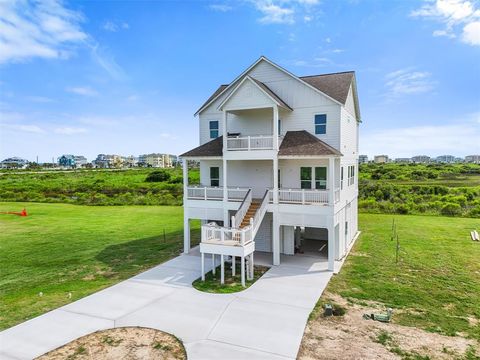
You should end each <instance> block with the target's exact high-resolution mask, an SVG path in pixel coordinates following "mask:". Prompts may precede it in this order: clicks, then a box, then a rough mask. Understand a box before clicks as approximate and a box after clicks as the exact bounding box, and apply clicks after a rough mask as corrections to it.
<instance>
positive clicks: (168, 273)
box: [130, 265, 201, 287]
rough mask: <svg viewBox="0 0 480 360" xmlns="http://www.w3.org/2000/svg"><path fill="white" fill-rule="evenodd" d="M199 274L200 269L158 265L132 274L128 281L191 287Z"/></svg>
mask: <svg viewBox="0 0 480 360" xmlns="http://www.w3.org/2000/svg"><path fill="white" fill-rule="evenodd" d="M199 268H200V265H199ZM200 275H201V274H200V269H197V270H186V269H182V268H177V267H169V266H163V265H159V266H156V267H154V268H153V269H150V270H148V271H145V272H143V273H141V274H139V275H137V276H134V277H133V278H131V279H130V281H138V282H141V283H145V284H150V285H162V286H165V285H168V286H173V287H192V282H193V281H195V280H196V279H198V278H199V277H200Z"/></svg>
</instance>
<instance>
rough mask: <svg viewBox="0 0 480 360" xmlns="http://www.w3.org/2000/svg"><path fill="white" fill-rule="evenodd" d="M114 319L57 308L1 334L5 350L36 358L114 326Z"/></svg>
mask: <svg viewBox="0 0 480 360" xmlns="http://www.w3.org/2000/svg"><path fill="white" fill-rule="evenodd" d="M113 325H114V324H113V321H111V320H105V319H99V318H94V317H91V316H86V315H81V314H74V313H71V312H67V311H63V310H54V311H51V312H49V313H46V314H44V315H42V316H39V317H36V318H34V319H32V320H29V321H26V322H24V323H22V324H20V325H17V326H14V327H13V328H10V329H7V330H5V331H2V332H1V333H0V344H1V351H2V353H4V354H5V355H6V356H9V357H13V358H16V359H33V358H35V357H37V356H40V355H42V354H44V353H46V352H48V351H50V350H53V349H56V348H57V347H59V346H62V345H64V344H66V343H68V342H70V341H72V340H74V339H77V338H79V337H81V336H84V335H87V334H90V333H91V332H95V331H97V330H104V329H108V328H112V327H113Z"/></svg>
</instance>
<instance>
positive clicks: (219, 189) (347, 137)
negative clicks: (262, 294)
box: [181, 56, 360, 281]
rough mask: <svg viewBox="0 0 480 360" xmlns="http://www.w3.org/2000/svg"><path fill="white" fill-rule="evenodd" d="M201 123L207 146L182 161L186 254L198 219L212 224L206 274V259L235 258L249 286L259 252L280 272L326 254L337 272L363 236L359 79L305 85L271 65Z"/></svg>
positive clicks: (205, 111)
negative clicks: (193, 175) (283, 262)
mask: <svg viewBox="0 0 480 360" xmlns="http://www.w3.org/2000/svg"><path fill="white" fill-rule="evenodd" d="M195 115H198V118H199V123H200V134H199V138H200V146H199V147H197V148H195V149H193V150H190V151H188V152H186V153H185V154H182V155H181V157H182V158H183V169H184V177H183V178H184V225H185V236H184V241H185V244H184V251H185V253H188V252H189V250H190V219H200V220H202V230H201V243H200V251H201V254H202V273H204V271H203V267H204V259H205V256H204V254H214V255H216V256H215V257H216V258H217V259H218V258H219V259H220V263H221V265H222V270H223V267H224V261H225V260H226V259H227V258H230V257H231V259H232V260H233V262H234V263H235V260H236V259H238V260H239V261H240V262H241V264H242V265H243V266H242V281H244V278H245V274H246V276H247V277H248V276H251V270H252V269H253V260H254V259H253V257H254V253H255V252H269V253H271V254H272V264H273V265H278V264H280V259H281V257H280V254H286V255H291V256H295V254H296V253H308V252H312V253H319V254H321V253H323V254H325V257H328V269H329V270H331V271H333V269H334V261H335V260H338V259H341V258H342V257H343V256H344V255H345V254H346V251H347V249H348V246H349V244H350V243H351V242H352V240H353V239H354V237H355V235H356V233H357V223H358V221H357V197H358V181H357V179H358V176H357V171H358V127H359V123H360V112H359V105H358V98H357V88H356V80H355V73H354V72H341V73H334V74H321V75H313V76H302V77H298V76H296V75H294V74H292V73H290V72H289V71H287V70H285V69H283V68H282V67H280V66H278V65H276V64H274V63H273V62H272V61H270V60H269V59H267V58H265V57H263V56H262V57H260V58H259V59H258V60H257V61H256V62H255V63H253V64H252V65H251V66H250V67H249V68H247V69H246V70H245V71H244V72H243V73H241V74H240V75H239V76H238V77H237V78H235V79H234V80H233V81H232V82H231V83H230V84H227V85H221V86H220V87H219V88H218V89H217V90H216V91H215V92H214V93H213V95H212V96H210V98H208V100H207V101H206V102H205V104H203V105H202V106H201V108H200V109H199V110H198V111H197V113H196V114H195ZM188 160H196V161H199V162H200V184H201V185H196V186H190V185H189V184H188V168H187V166H186V164H187V161H188ZM215 257H214V259H215ZM246 264H247V265H246ZM245 269H246V270H245ZM222 280H223V271H222Z"/></svg>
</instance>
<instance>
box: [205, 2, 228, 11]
mask: <svg viewBox="0 0 480 360" xmlns="http://www.w3.org/2000/svg"><path fill="white" fill-rule="evenodd" d="M208 8H209V9H210V10H213V11H218V12H228V11H231V10H233V7H231V6H230V5H227V4H211V5H209V6H208Z"/></svg>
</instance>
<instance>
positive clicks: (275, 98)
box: [218, 75, 292, 110]
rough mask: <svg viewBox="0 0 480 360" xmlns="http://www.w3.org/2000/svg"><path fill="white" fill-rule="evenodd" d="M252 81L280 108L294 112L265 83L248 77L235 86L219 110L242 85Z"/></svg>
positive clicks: (219, 107) (219, 106)
mask: <svg viewBox="0 0 480 360" xmlns="http://www.w3.org/2000/svg"><path fill="white" fill-rule="evenodd" d="M247 80H249V81H251V82H253V84H254V85H255V86H257V88H258V89H259V90H260V91H262V92H263V93H264V94H265V95H267V97H268V98H270V100H272V101H273V102H274V103H276V104H277V105H278V106H280V107H283V108H285V109H288V110H292V108H291V107H290V106H288V105H287V104H286V103H285V101H283V100H282V99H280V97H279V96H278V95H277V94H275V93H274V92H273V91H272V90H270V88H269V87H268V86H267V85H265V84H264V83H262V82H261V81H258V80H257V79H255V78H253V77H251V76H249V75H247V76H245V77H244V78H243V80H242V81H240V82H239V83H238V85H237V86H235V88H234V89H233V90H232V91H231V92H230V94H228V96H227V97H226V98H225V99H224V100H223V101H222V102H221V103H220V105H218V109H221V108H222V107H223V105H225V104H226V103H227V102H228V100H230V98H231V97H232V96H233V94H235V92H236V91H237V90H238V89H240V87H241V86H242V84H243V83H244V82H245V81H247Z"/></svg>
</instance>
